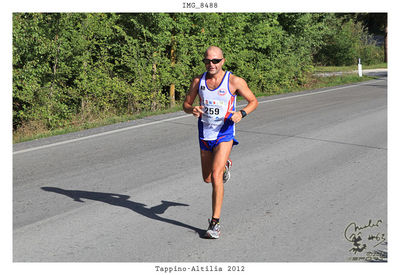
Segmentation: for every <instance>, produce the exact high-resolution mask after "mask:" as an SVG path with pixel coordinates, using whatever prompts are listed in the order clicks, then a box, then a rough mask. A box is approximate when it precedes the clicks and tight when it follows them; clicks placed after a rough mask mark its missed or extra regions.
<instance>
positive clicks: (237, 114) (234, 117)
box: [229, 111, 242, 123]
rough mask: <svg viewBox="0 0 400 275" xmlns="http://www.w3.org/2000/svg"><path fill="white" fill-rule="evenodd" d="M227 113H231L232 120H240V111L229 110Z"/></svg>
mask: <svg viewBox="0 0 400 275" xmlns="http://www.w3.org/2000/svg"><path fill="white" fill-rule="evenodd" d="M229 113H231V114H232V116H231V120H232V121H233V122H235V123H238V122H239V121H241V120H242V113H241V112H233V111H229Z"/></svg>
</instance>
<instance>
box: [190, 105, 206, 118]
mask: <svg viewBox="0 0 400 275" xmlns="http://www.w3.org/2000/svg"><path fill="white" fill-rule="evenodd" d="M203 108H204V106H194V107H193V110H192V114H193V115H194V116H195V117H200V115H201V114H204V112H203V110H202V109H203Z"/></svg>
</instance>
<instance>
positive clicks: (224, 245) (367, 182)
mask: <svg viewBox="0 0 400 275" xmlns="http://www.w3.org/2000/svg"><path fill="white" fill-rule="evenodd" d="M259 101H260V105H259V107H258V109H257V110H256V111H255V112H254V113H252V114H250V115H249V116H248V117H246V118H245V119H244V120H242V122H240V123H239V124H238V125H237V138H238V140H239V142H240V144H239V146H237V147H235V148H234V150H233V152H232V154H231V158H232V160H233V168H232V178H231V180H230V181H229V182H228V183H227V184H226V186H225V198H224V205H223V209H222V216H221V225H222V231H221V238H220V239H218V240H207V239H203V238H201V235H202V234H203V233H204V230H205V229H206V228H207V225H208V224H207V219H208V218H209V217H210V215H211V186H210V185H208V184H206V183H203V182H202V179H201V171H200V157H199V148H198V141H197V125H196V120H195V118H193V117H192V116H190V115H186V114H184V113H183V112H178V113H174V114H168V115H161V116H156V117H150V118H147V119H142V120H138V121H133V122H127V123H121V124H116V125H112V126H107V127H102V128H98V129H92V130H87V131H82V132H79V133H73V134H68V135H63V136H58V137H52V138H47V139H42V140H37V141H32V142H26V143H21V144H16V145H14V148H13V257H14V259H13V260H14V261H16V262H25V261H28V262H31V261H35V262H37V261H44V262H65V261H66V262H97V261H102V262H347V261H365V260H368V261H380V260H384V259H385V257H386V247H387V246H386V245H387V81H386V78H382V79H378V80H372V81H368V82H363V83H361V84H355V85H346V86H340V87H333V88H326V89H320V90H314V91H306V92H300V93H294V94H287V95H281V96H274V97H265V98H259ZM354 237H357V238H354ZM362 257H365V258H364V259H363V258H362Z"/></svg>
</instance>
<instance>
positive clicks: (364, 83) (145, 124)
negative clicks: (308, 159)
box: [13, 80, 384, 155]
mask: <svg viewBox="0 0 400 275" xmlns="http://www.w3.org/2000/svg"><path fill="white" fill-rule="evenodd" d="M381 81H384V80H377V81H373V82H370V81H368V82H362V83H359V84H354V85H350V86H345V87H338V88H333V89H328V90H324V91H320V92H311V93H307V94H301V95H293V96H287V97H281V98H276V99H269V100H264V101H259V102H258V103H259V104H263V103H269V102H274V101H278V100H286V99H292V98H296V97H303V96H310V95H317V94H323V93H328V92H332V91H337V90H343V89H347V88H352V87H357V86H362V85H366V84H372V83H377V82H381ZM244 106H246V105H238V106H237V107H244ZM189 116H192V115H191V114H186V115H182V116H178V117H173V118H167V119H163V120H157V121H153V122H148V123H144V124H140V125H134V126H130V127H126V128H122V129H116V130H111V131H107V132H102V133H98V134H94V135H90V136H86V137H80V138H74V139H70V140H65V141H60V142H56V143H51V144H47V145H42V146H38V147H33V148H28V149H24V150H20V151H15V152H13V155H17V154H22V153H26V152H32V151H36V150H40V149H45V148H49V147H54V146H58V145H63V144H68V143H72V142H76V141H81V140H86V139H90V138H95V137H100V136H105V135H110V134H114V133H118V132H123V131H128V130H132V129H136V128H141V127H144V126H150V125H155V124H160V123H163V122H167V121H172V120H177V119H180V118H185V117H189Z"/></svg>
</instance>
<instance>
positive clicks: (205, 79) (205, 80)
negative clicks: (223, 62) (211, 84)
mask: <svg viewBox="0 0 400 275" xmlns="http://www.w3.org/2000/svg"><path fill="white" fill-rule="evenodd" d="M228 73H229V71H226V72H225V74H224V78H222V81H221V83H219V86H218V87H217V88H215V89H214V90H210V89H209V88H208V86H207V78H206V77H205V76H204V82H205V84H206V88H207V90H209V91H210V92H214V91H215V90H218V89H219V88H220V87H221V85H222V83H224V80H225V77H226V75H227V74H228ZM204 74H207V72H205V73H204ZM200 82H201V81H200ZM228 90H229V82H228Z"/></svg>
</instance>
